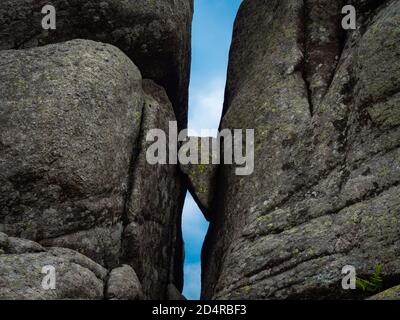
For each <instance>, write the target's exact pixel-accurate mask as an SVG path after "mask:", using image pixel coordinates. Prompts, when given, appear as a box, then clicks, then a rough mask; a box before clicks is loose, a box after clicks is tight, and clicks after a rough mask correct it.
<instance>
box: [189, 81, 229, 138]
mask: <svg viewBox="0 0 400 320" xmlns="http://www.w3.org/2000/svg"><path fill="white" fill-rule="evenodd" d="M224 93H225V81H224V79H222V78H219V77H215V78H214V79H212V80H210V81H208V82H206V83H201V84H200V85H196V86H195V89H191V92H190V97H191V98H190V108H189V110H190V112H189V134H190V135H197V136H207V135H212V136H216V135H217V129H218V127H219V122H220V118H221V113H222V105H223V102H224ZM202 130H203V132H202ZM204 130H208V132H205V131H204Z"/></svg>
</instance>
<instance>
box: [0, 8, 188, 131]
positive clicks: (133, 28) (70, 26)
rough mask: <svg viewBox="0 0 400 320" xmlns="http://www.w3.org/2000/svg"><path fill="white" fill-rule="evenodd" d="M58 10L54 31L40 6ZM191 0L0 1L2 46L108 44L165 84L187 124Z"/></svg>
mask: <svg viewBox="0 0 400 320" xmlns="http://www.w3.org/2000/svg"><path fill="white" fill-rule="evenodd" d="M45 5H53V6H54V7H55V9H56V30H44V29H43V28H42V19H43V18H44V17H45V15H44V14H42V13H41V12H42V8H43V7H44V6H45ZM192 14H193V0H174V1H165V0H153V1H148V0H135V1H123V0H102V1H98V0H86V1H81V0H52V1H48V0H2V1H1V3H0V50H6V49H22V48H30V47H36V46H43V45H46V44H50V43H58V42H65V41H68V40H73V39H89V40H94V41H99V42H104V43H110V44H113V45H115V46H117V47H118V48H120V49H121V50H122V51H123V52H125V54H126V55H128V57H129V58H131V60H132V61H133V62H134V63H135V64H136V65H137V66H138V67H139V69H140V71H141V72H142V75H143V77H144V78H149V79H153V80H154V81H156V82H157V83H158V84H159V85H161V86H163V87H164V88H165V89H166V91H167V93H168V96H169V98H170V100H171V102H172V104H173V106H174V109H175V112H176V116H177V118H178V119H179V122H180V125H181V127H182V128H183V127H186V121H187V102H188V83H189V70H190V57H191V55H190V51H191V45H190V41H191V21H192Z"/></svg>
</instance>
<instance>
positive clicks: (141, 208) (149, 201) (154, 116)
mask: <svg viewBox="0 0 400 320" xmlns="http://www.w3.org/2000/svg"><path fill="white" fill-rule="evenodd" d="M143 89H144V92H145V98H144V99H145V102H144V107H143V115H142V127H141V137H140V141H139V143H138V148H139V150H140V152H139V154H138V157H137V159H136V160H135V166H134V168H133V173H132V181H131V183H132V186H131V188H130V190H131V191H130V195H129V199H128V203H127V211H126V228H125V230H124V234H123V243H122V261H123V262H124V263H127V264H129V265H131V266H132V267H133V268H134V269H135V270H136V272H137V273H138V275H139V278H140V280H141V281H142V284H143V291H144V294H145V295H146V296H147V297H149V298H152V299H162V298H163V297H164V295H165V294H166V290H167V285H168V281H169V280H172V283H175V285H176V286H177V287H178V288H179V289H180V290H182V287H183V281H182V280H183V279H182V278H183V272H182V264H183V243H182V232H181V212H182V207H183V200H184V197H185V191H184V188H183V186H184V184H183V179H182V175H181V172H180V170H179V166H178V165H177V164H176V165H173V164H169V165H165V164H157V165H151V164H149V162H148V161H147V159H146V156H147V150H149V147H150V146H151V145H152V144H153V143H154V141H147V139H146V138H147V134H148V133H149V130H151V129H154V128H157V129H161V130H163V131H164V132H165V133H166V138H167V141H168V139H169V135H168V132H169V122H170V121H171V122H174V121H175V122H176V118H175V115H174V112H173V109H172V105H171V103H170V102H169V101H168V98H167V95H166V93H165V91H164V90H163V89H162V88H161V87H159V86H157V85H156V84H155V83H154V82H152V81H150V80H145V81H144V82H143ZM166 151H167V153H168V152H169V148H167V149H166Z"/></svg>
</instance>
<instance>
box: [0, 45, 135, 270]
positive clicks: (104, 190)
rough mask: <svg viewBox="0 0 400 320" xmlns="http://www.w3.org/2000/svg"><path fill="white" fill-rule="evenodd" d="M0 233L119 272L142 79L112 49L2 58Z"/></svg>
mask: <svg viewBox="0 0 400 320" xmlns="http://www.w3.org/2000/svg"><path fill="white" fill-rule="evenodd" d="M0 60H1V61H2V64H3V65H2V67H1V68H0V79H1V81H0V91H1V92H2V95H1V98H0V101H1V102H0V103H1V109H0V139H1V140H0V146H1V158H0V159H1V161H0V171H1V174H0V186H1V187H0V188H1V192H0V207H1V214H0V223H1V225H0V230H1V231H2V232H5V233H6V234H8V235H10V236H16V237H21V238H26V239H31V240H35V241H39V242H41V241H43V244H44V245H47V246H62V247H69V248H72V249H75V250H78V251H80V252H81V253H83V254H85V255H87V256H89V257H91V258H92V259H95V260H96V261H97V262H98V263H101V264H103V265H104V266H106V267H114V266H115V265H117V264H118V255H119V251H120V242H121V233H122V222H123V215H124V207H125V197H126V193H127V191H128V185H129V179H130V178H129V166H130V164H131V159H132V156H133V155H135V154H137V153H138V150H137V149H135V143H136V140H137V139H138V137H139V133H140V124H141V113H142V108H143V93H142V86H141V75H140V72H139V70H138V69H137V68H136V67H135V65H134V64H133V63H132V61H131V60H129V58H128V57H127V56H126V55H124V54H123V53H122V52H121V51H120V50H119V49H117V48H116V47H113V46H111V45H105V44H100V43H96V42H92V41H83V40H74V41H71V42H66V43H62V44H55V45H48V46H45V47H39V48H34V49H29V50H5V51H0Z"/></svg>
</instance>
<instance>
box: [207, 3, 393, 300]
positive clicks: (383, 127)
mask: <svg viewBox="0 0 400 320" xmlns="http://www.w3.org/2000/svg"><path fill="white" fill-rule="evenodd" d="M357 3H358V2H357ZM360 8H361V9H359V10H358V13H359V14H358V29H357V30H355V31H349V32H345V31H344V30H341V29H340V28H339V27H340V21H341V16H340V9H341V5H340V2H336V1H330V0H319V1H316V0H315V1H314V0H309V1H304V2H303V1H300V0H279V1H278V0H270V1H265V0H251V1H250V0H245V1H244V2H243V4H242V6H241V9H240V12H239V14H238V17H237V20H236V23H235V31H234V39H233V44H232V48H231V53H230V64H229V76H228V85H227V90H226V101H225V106H224V118H223V120H222V123H221V128H243V129H246V128H254V129H255V140H256V141H255V171H254V173H253V174H252V175H251V176H243V177H240V176H236V175H235V172H234V166H222V167H220V170H219V173H218V174H219V175H218V185H217V189H216V190H217V193H216V198H217V199H218V201H217V202H216V204H215V206H214V207H213V211H215V212H218V215H215V217H214V218H213V219H212V221H211V227H210V229H209V232H208V235H207V238H206V243H205V245H204V248H203V257H202V264H203V270H202V274H203V279H202V281H203V291H202V296H203V298H214V299H218V298H220V299H228V298H234V299H244V298H256V299H264V298H265V299H270V298H302V299H305V298H318V299H324V298H357V297H358V293H357V292H354V291H352V290H350V291H344V290H342V289H341V285H340V283H341V279H342V274H341V270H342V267H343V266H345V265H353V266H354V267H355V268H356V270H357V275H364V274H365V275H367V274H370V273H371V271H372V272H373V270H374V267H375V266H376V265H377V264H382V265H383V274H384V275H385V279H384V281H391V280H393V279H398V277H399V276H400V223H399V217H400V197H399V194H400V185H399V181H400V166H399V163H400V148H399V143H400V126H399V125H400V118H399V117H398V115H399V90H400V81H399V79H400V60H399V56H400V45H399V39H400V1H398V0H396V1H371V2H368V4H366V2H365V1H363V6H362V7H360ZM317 30H319V31H317ZM304 31H305V32H304Z"/></svg>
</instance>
